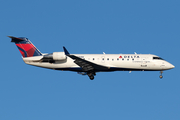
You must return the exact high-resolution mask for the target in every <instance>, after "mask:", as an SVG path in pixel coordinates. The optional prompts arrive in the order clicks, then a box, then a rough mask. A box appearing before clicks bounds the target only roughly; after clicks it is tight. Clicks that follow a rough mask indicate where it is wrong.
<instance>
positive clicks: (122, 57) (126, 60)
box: [23, 54, 174, 72]
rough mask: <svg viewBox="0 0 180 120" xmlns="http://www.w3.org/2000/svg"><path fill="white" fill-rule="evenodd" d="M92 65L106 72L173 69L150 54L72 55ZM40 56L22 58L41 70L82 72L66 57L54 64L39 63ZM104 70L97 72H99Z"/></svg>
mask: <svg viewBox="0 0 180 120" xmlns="http://www.w3.org/2000/svg"><path fill="white" fill-rule="evenodd" d="M73 55H75V56H77V57H80V58H82V59H85V60H86V61H90V62H92V63H95V64H98V65H101V66H105V67H108V68H109V69H108V70H106V71H163V70H168V69H172V68H174V66H173V65H172V64H170V63H169V62H167V61H165V60H163V59H161V58H160V57H158V56H156V55H152V54H73ZM40 59H42V56H37V57H26V58H23V60H24V62H25V63H26V64H29V65H34V66H38V67H43V68H49V69H55V70H69V71H76V72H83V71H82V69H81V68H80V67H79V66H78V65H77V64H75V63H74V60H73V59H71V58H69V57H67V58H66V60H59V61H55V62H54V63H49V62H41V61H39V60H40ZM100 71H104V70H99V71H96V72H100Z"/></svg>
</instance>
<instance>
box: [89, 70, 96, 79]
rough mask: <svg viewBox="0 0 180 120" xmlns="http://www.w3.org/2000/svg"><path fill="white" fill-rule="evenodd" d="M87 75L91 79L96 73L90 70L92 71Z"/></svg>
mask: <svg viewBox="0 0 180 120" xmlns="http://www.w3.org/2000/svg"><path fill="white" fill-rule="evenodd" d="M87 75H88V76H89V78H90V79H91V80H94V76H95V75H96V73H95V72H93V71H92V72H89V73H88V74H87Z"/></svg>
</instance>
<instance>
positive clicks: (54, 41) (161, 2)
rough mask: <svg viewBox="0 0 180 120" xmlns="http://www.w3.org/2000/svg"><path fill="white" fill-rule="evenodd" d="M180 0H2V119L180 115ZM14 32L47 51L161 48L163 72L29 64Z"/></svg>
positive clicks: (161, 119)
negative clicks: (84, 72)
mask: <svg viewBox="0 0 180 120" xmlns="http://www.w3.org/2000/svg"><path fill="white" fill-rule="evenodd" d="M179 6H180V2H179V1H178V0H151V1H147V0H146V1H145V0H128V1H124V0H112V1H107V0H90V1H85V0H76V1H73V0H66V1H61V0H44V1H42V0H41V1H40V0H31V1H25V0H1V1H0V18H1V19H0V38H1V48H0V49H1V62H0V65H1V79H0V119H1V120H32V119H33V120H41V119H42V120H50V119H51V120H59V119H61V120H72V119H75V120H76V119H77V120H92V119H93V120H99V119H103V120H110V119H114V120H119V119H123V120H132V119H133V120H152V119H153V120H179V119H180V114H179V113H180V87H179V85H180V81H179V80H180V77H179V71H180V69H179V58H180V57H179V55H178V53H179V51H180V47H179V44H180V42H179V40H180V34H179V33H180V16H179V14H180V7H179ZM8 35H12V36H16V37H27V38H29V39H30V40H31V41H32V42H33V44H35V46H36V47H37V48H38V49H39V50H40V51H41V52H43V53H52V52H55V51H62V50H63V49H62V46H66V48H67V49H68V50H69V52H70V53H74V54H75V53H82V54H85V53H88V54H90V53H93V54H100V53H103V52H105V53H107V54H118V53H129V54H133V53H134V52H137V53H142V54H149V53H150V54H155V55H158V56H160V57H162V58H164V59H165V60H167V61H168V62H170V63H172V64H173V65H175V69H172V70H168V71H164V73H163V76H164V78H163V79H162V80H160V79H159V75H160V73H159V72H132V73H129V72H123V71H120V72H111V73H97V76H95V80H93V81H91V80H89V78H88V77H87V76H81V75H78V74H77V73H75V72H61V71H54V70H49V69H43V68H38V67H33V66H29V65H26V64H25V63H24V62H23V61H22V59H21V55H20V53H19V51H18V49H17V47H16V46H15V45H14V44H13V43H11V42H10V39H9V38H8V37H7V36H8Z"/></svg>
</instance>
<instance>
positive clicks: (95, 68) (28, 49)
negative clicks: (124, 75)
mask: <svg viewBox="0 0 180 120" xmlns="http://www.w3.org/2000/svg"><path fill="white" fill-rule="evenodd" d="M8 37H10V38H11V42H14V43H15V44H16V46H17V47H18V49H19V51H20V53H21V55H22V59H23V61H24V62H25V63H26V64H29V65H33V66H38V67H42V68H48V69H53V70H61V71H73V72H77V73H78V74H81V75H88V76H89V78H90V79H91V80H93V79H94V76H95V75H96V73H98V72H112V71H130V72H131V71H160V76H159V77H160V78H162V77H163V76H162V73H163V71H164V70H169V69H172V68H174V65H172V64H171V63H169V62H167V61H165V60H164V59H162V58H161V57H158V56H156V55H153V54H136V53H135V54H105V53H104V54H70V53H69V52H68V50H67V49H66V48H65V47H63V50H64V51H63V52H53V53H50V54H43V53H41V52H40V51H39V50H38V49H37V48H36V47H35V46H34V45H33V44H32V43H31V41H30V40H29V39H28V38H25V37H13V36H8Z"/></svg>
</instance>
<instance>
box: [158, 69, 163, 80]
mask: <svg viewBox="0 0 180 120" xmlns="http://www.w3.org/2000/svg"><path fill="white" fill-rule="evenodd" d="M160 73H161V75H160V76H159V78H161V79H162V78H163V76H162V73H163V71H160Z"/></svg>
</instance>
